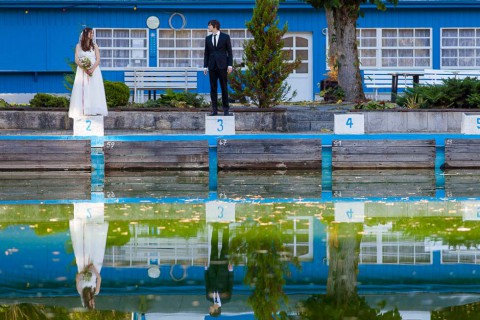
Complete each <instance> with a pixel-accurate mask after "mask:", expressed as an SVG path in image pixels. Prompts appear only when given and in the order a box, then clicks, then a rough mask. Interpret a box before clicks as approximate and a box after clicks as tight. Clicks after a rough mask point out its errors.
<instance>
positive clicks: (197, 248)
mask: <svg viewBox="0 0 480 320" xmlns="http://www.w3.org/2000/svg"><path fill="white" fill-rule="evenodd" d="M236 225H237V223H232V224H231V226H230V228H231V230H232V233H234V232H235V226H236ZM282 230H283V231H284V232H285V234H286V235H287V242H286V247H287V250H288V251H289V253H290V254H292V255H293V256H296V257H298V258H299V259H300V260H301V261H311V260H313V237H314V234H313V217H291V218H288V220H287V222H286V223H284V224H282ZM130 233H131V234H132V237H131V238H130V241H128V243H127V244H125V245H123V246H114V247H109V248H107V249H106V251H105V257H104V265H105V266H114V267H134V266H137V267H140V266H148V265H170V264H183V265H198V266H203V265H204V264H205V262H206V261H208V247H209V244H208V234H207V232H206V229H202V230H199V232H198V233H197V235H196V236H194V237H190V238H183V237H161V236H160V235H159V234H158V229H156V228H152V227H151V226H147V225H142V224H134V225H130Z"/></svg>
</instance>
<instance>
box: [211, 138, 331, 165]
mask: <svg viewBox="0 0 480 320" xmlns="http://www.w3.org/2000/svg"><path fill="white" fill-rule="evenodd" d="M217 155H218V167H219V168H220V169H276V170H279V169H302V168H317V169H319V168H321V167H322V143H321V140H320V139H265V140H263V139H262V140H255V139H251V140H219V141H218V146H217Z"/></svg>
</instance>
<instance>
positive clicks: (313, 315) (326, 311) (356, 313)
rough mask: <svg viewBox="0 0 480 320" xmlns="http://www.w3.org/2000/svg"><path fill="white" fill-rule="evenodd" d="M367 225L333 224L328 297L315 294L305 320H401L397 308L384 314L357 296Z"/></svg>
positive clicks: (303, 313) (305, 310)
mask: <svg viewBox="0 0 480 320" xmlns="http://www.w3.org/2000/svg"><path fill="white" fill-rule="evenodd" d="M362 231H363V224H359V223H330V224H329V227H328V237H329V238H328V250H329V269H328V279H327V292H326V294H318V295H313V296H312V297H310V298H308V299H307V300H306V301H304V302H303V303H302V306H301V307H300V316H301V318H302V319H329V320H337V319H338V320H343V319H350V318H351V319H358V320H370V319H392V320H393V319H401V316H400V314H399V312H398V310H397V309H395V310H392V311H388V312H385V313H382V312H381V308H382V307H383V305H381V306H379V307H378V308H372V307H370V306H369V305H368V304H367V302H366V301H365V298H364V297H361V296H359V295H358V293H357V289H356V285H357V275H358V261H359V253H360V242H361V239H362Z"/></svg>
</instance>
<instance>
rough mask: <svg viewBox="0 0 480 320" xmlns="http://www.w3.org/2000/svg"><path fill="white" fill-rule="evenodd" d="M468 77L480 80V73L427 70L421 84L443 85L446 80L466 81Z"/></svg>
mask: <svg viewBox="0 0 480 320" xmlns="http://www.w3.org/2000/svg"><path fill="white" fill-rule="evenodd" d="M467 77H470V78H479V79H480V71H478V70H444V69H425V70H424V74H423V76H421V77H420V84H424V85H437V84H443V80H446V79H451V78H456V79H465V78H467Z"/></svg>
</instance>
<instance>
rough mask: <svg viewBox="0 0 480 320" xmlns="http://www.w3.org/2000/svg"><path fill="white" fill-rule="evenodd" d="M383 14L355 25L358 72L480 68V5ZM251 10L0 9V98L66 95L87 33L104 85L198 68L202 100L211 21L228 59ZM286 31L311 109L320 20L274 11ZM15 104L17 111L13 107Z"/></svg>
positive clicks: (320, 61) (150, 4) (165, 6)
mask: <svg viewBox="0 0 480 320" xmlns="http://www.w3.org/2000/svg"><path fill="white" fill-rule="evenodd" d="M399 2H400V3H399V4H398V6H397V7H393V6H389V7H388V10H387V11H385V12H381V11H378V10H377V9H376V8H375V7H374V6H372V5H365V6H364V7H363V11H364V13H365V17H364V18H359V20H358V39H359V53H360V58H361V63H362V64H361V68H362V69H374V68H389V69H394V70H399V71H415V70H416V71H421V70H424V69H475V68H478V67H479V66H480V24H479V23H478V14H479V13H480V3H478V2H477V1H474V0H463V1H458V0H452V1H447V0H430V1H428V0H424V1H421V0H420V1H415V0H400V1H399ZM254 4H255V1H254V0H230V1H219V0H210V1H199V0H185V1H171V0H158V1H151V0H150V1H149V0H143V1H142V0H138V1H135V0H104V1H97V0H90V1H78V0H51V1H45V0H44V1H42V0H15V1H13V0H10V1H7V0H0V20H1V21H2V27H1V30H2V35H3V36H4V41H3V46H2V50H1V54H0V97H3V98H5V97H6V98H7V100H8V99H10V100H12V99H13V100H18V99H20V95H21V94H27V96H28V97H31V96H32V95H33V94H35V93H37V92H46V93H64V94H65V93H68V91H67V89H66V88H65V87H64V84H63V78H64V75H65V73H68V72H70V67H69V65H68V61H72V60H73V55H74V47H75V45H76V43H77V42H78V37H79V34H80V31H81V30H82V29H83V28H84V26H90V27H93V28H94V29H95V31H96V41H97V43H98V44H99V47H100V49H101V57H102V61H101V67H102V70H103V75H104V78H105V79H107V80H112V81H123V80H124V73H125V70H126V69H128V68H134V67H174V68H184V67H193V68H199V71H198V84H197V85H198V89H197V91H198V92H199V93H207V92H209V82H208V78H207V77H205V76H203V72H201V70H200V69H201V68H202V67H203V48H204V38H205V36H206V35H207V26H206V25H207V22H208V21H209V20H210V19H213V18H215V19H218V20H220V22H221V29H222V30H223V31H224V32H227V33H229V34H230V36H231V38H232V44H233V47H234V48H233V50H234V58H235V60H236V61H240V60H241V59H242V43H243V42H244V41H245V39H248V38H249V37H250V35H249V33H248V32H247V30H246V28H245V22H246V21H248V20H250V19H251V15H252V9H253V7H254ZM278 14H279V18H280V24H281V25H283V23H285V22H288V28H289V31H288V34H287V35H286V37H285V46H286V48H287V49H289V50H291V52H292V58H297V57H298V58H300V59H301V60H302V64H301V65H300V66H299V68H298V69H297V70H296V71H295V73H294V74H292V75H291V76H290V77H289V79H288V81H289V83H290V84H291V85H292V87H293V88H294V89H296V90H297V91H298V96H297V99H298V100H313V99H314V97H315V94H318V92H319V88H318V86H317V83H318V82H319V81H320V80H321V79H322V78H324V74H325V73H326V69H327V63H326V60H327V59H326V47H327V39H326V34H327V32H326V27H327V26H326V19H325V12H324V11H323V10H316V9H313V8H312V7H311V6H310V5H308V4H306V3H304V1H302V0H285V1H283V2H281V4H280V7H279V10H278ZM17 102H19V101H17Z"/></svg>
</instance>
